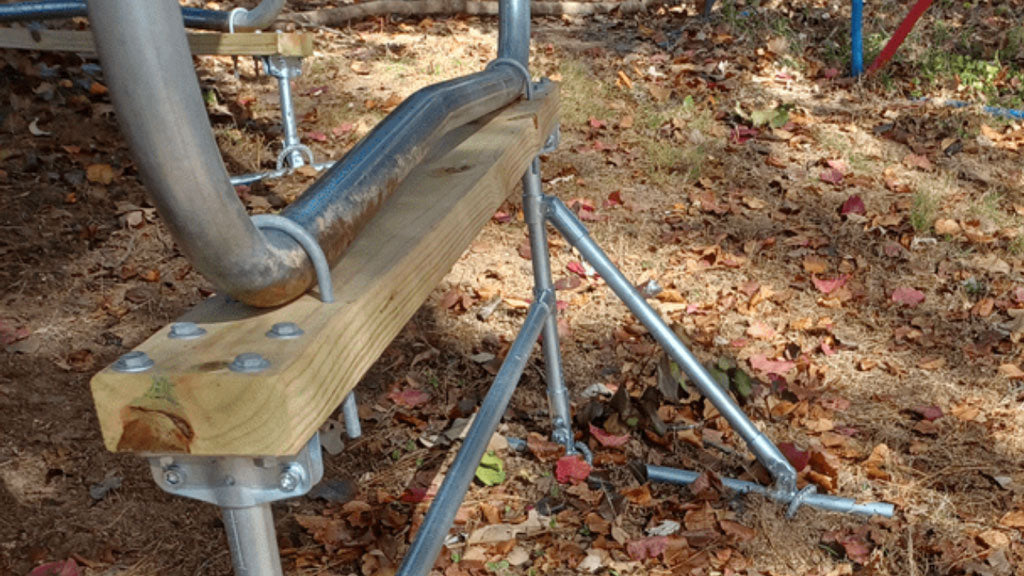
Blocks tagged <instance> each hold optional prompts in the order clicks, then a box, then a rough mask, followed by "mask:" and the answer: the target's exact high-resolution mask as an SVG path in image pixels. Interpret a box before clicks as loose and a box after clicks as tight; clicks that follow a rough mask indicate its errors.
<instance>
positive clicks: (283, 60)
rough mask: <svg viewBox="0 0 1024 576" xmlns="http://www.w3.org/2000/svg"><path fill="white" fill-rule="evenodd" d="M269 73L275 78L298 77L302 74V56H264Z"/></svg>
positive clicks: (264, 62) (264, 63)
mask: <svg viewBox="0 0 1024 576" xmlns="http://www.w3.org/2000/svg"><path fill="white" fill-rule="evenodd" d="M262 60H263V66H264V67H265V68H266V69H267V74H268V75H269V76H273V77H274V78H298V77H299V76H302V66H301V65H300V64H299V62H300V61H301V58H297V57H289V56H281V55H280V54H274V55H271V56H264V57H263V58H262Z"/></svg>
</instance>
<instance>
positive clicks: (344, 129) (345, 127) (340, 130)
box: [331, 122, 356, 136]
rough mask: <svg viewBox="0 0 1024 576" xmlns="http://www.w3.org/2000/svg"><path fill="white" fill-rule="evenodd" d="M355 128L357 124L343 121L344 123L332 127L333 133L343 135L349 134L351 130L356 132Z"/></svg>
mask: <svg viewBox="0 0 1024 576" xmlns="http://www.w3.org/2000/svg"><path fill="white" fill-rule="evenodd" d="M355 129H356V126H355V124H351V123H349V122H343V123H341V124H339V125H337V126H335V127H334V128H331V134H334V135H335V136H341V135H343V134H348V133H349V132H354V131H355Z"/></svg>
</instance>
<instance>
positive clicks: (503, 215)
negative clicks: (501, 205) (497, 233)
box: [491, 210, 512, 224]
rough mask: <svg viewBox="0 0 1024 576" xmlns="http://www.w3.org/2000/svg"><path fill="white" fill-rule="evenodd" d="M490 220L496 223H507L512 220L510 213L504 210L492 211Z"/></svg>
mask: <svg viewBox="0 0 1024 576" xmlns="http://www.w3.org/2000/svg"><path fill="white" fill-rule="evenodd" d="M491 220H494V221H495V222H497V223H498V224H507V223H508V222H511V221H512V215H511V214H509V213H508V212H505V211H504V210H498V211H497V212H495V213H494V216H491Z"/></svg>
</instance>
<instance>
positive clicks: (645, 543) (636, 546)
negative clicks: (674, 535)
mask: <svg viewBox="0 0 1024 576" xmlns="http://www.w3.org/2000/svg"><path fill="white" fill-rule="evenodd" d="M666 548H668V537H667V536H650V537H648V538H643V539H640V540H631V541H629V542H627V543H626V551H627V552H629V557H630V558H632V559H633V560H644V559H646V558H657V557H658V556H661V555H662V554H664V553H665V549H666Z"/></svg>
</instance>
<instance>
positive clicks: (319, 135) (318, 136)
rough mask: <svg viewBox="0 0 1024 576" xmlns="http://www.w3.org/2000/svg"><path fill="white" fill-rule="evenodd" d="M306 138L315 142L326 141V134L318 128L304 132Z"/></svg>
mask: <svg viewBox="0 0 1024 576" xmlns="http://www.w3.org/2000/svg"><path fill="white" fill-rule="evenodd" d="M306 138H309V139H310V140H315V141H317V142H327V134H324V133H323V132H320V131H319V130H312V131H310V132H306Z"/></svg>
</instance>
